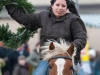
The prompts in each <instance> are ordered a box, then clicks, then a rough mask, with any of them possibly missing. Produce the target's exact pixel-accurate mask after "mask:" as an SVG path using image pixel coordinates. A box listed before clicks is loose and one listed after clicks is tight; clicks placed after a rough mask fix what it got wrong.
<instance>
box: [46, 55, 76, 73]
mask: <svg viewBox="0 0 100 75" xmlns="http://www.w3.org/2000/svg"><path fill="white" fill-rule="evenodd" d="M58 58H64V59H69V60H72V58H70V57H69V56H54V57H51V58H50V59H49V60H48V62H50V60H52V59H58ZM48 68H49V69H51V66H50V65H49V67H48ZM70 70H71V71H72V75H77V74H76V73H75V70H74V68H73V67H70ZM48 75H49V74H48Z"/></svg>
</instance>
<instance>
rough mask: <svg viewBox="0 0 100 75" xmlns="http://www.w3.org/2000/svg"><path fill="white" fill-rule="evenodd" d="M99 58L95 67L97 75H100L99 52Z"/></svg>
mask: <svg viewBox="0 0 100 75" xmlns="http://www.w3.org/2000/svg"><path fill="white" fill-rule="evenodd" d="M97 54H98V58H97V61H96V64H95V65H96V66H95V72H96V73H95V75H100V53H99V52H98V53H97Z"/></svg>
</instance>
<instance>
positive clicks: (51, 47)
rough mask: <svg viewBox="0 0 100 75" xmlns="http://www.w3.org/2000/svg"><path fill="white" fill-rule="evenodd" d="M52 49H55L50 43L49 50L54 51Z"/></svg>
mask: <svg viewBox="0 0 100 75" xmlns="http://www.w3.org/2000/svg"><path fill="white" fill-rule="evenodd" d="M54 49H55V46H54V44H53V42H51V43H50V45H49V50H54Z"/></svg>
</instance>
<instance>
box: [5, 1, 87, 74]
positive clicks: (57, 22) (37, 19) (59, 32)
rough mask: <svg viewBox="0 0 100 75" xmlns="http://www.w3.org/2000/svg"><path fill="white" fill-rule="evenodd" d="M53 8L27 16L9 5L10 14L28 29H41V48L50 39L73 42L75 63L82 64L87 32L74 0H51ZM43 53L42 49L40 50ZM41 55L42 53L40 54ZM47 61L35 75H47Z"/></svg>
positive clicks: (42, 62) (40, 65)
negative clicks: (81, 52)
mask: <svg viewBox="0 0 100 75" xmlns="http://www.w3.org/2000/svg"><path fill="white" fill-rule="evenodd" d="M50 2H51V6H50V7H49V8H48V10H46V11H42V12H40V13H33V14H25V13H23V12H22V11H21V10H20V9H19V8H18V7H16V6H14V5H7V6H6V9H7V11H8V14H9V15H10V16H11V17H12V18H13V19H14V20H16V21H17V22H18V23H20V24H23V25H25V27H26V28H29V29H31V30H36V29H38V28H41V29H42V30H41V36H40V37H41V38H40V40H41V46H43V45H44V43H45V42H46V41H47V40H48V39H49V40H51V39H54V40H56V41H59V38H62V39H65V40H66V41H69V42H70V43H71V42H73V44H74V46H75V48H76V49H77V52H76V56H75V63H78V62H80V51H81V50H82V49H83V48H84V47H85V45H86V39H87V32H86V28H85V25H84V23H83V21H82V20H81V18H80V17H79V15H78V12H77V10H76V7H75V3H74V2H73V1H72V0H51V1H50ZM40 51H42V49H41V50H40ZM40 53H41V52H40ZM47 67H48V62H47V61H41V63H40V64H39V66H38V67H37V69H36V71H35V72H34V75H46V70H47Z"/></svg>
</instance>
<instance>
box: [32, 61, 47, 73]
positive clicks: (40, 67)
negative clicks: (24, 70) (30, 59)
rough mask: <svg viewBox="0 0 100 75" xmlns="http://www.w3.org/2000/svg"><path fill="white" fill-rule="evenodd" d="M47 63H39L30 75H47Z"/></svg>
mask: <svg viewBox="0 0 100 75" xmlns="http://www.w3.org/2000/svg"><path fill="white" fill-rule="evenodd" d="M48 66H49V63H48V62H47V61H41V62H40V64H39V65H38V67H37V68H36V70H35V71H34V73H33V74H32V75H47V69H48Z"/></svg>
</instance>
